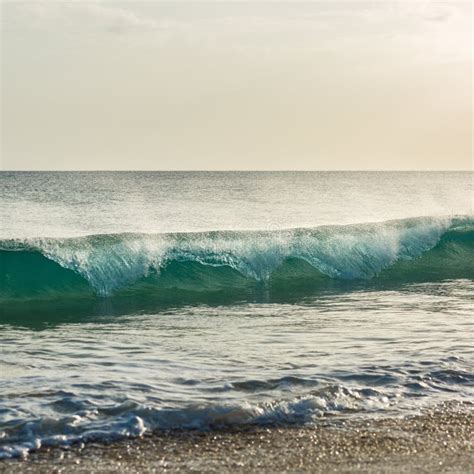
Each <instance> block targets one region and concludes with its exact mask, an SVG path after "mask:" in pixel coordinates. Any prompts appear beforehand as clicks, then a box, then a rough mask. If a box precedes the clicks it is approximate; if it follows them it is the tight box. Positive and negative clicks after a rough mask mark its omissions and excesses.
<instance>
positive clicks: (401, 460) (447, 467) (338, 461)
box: [0, 404, 474, 473]
mask: <svg viewBox="0 0 474 474" xmlns="http://www.w3.org/2000/svg"><path fill="white" fill-rule="evenodd" d="M473 431H474V412H473V410H472V406H466V405H459V404H457V405H454V406H453V405H449V406H439V407H437V408H436V409H433V410H430V411H427V412H425V413H423V414H422V415H416V416H409V417H405V418H385V419H379V420H364V421H362V420H353V421H347V420H346V421H338V420H335V419H332V420H329V419H322V420H321V422H320V423H318V424H316V425H315V426H312V427H285V428H283V427H272V428H262V427H260V428H252V429H245V430H237V429H234V430H230V431H229V430H227V431H223V430H218V431H212V432H198V431H176V432H166V433H163V432H161V433H153V434H149V435H147V436H144V437H142V438H137V439H128V440H124V441H118V442H115V443H111V444H108V445H105V444H97V443H88V444H86V445H76V446H73V447H72V448H69V449H58V448H54V449H42V450H40V451H38V452H36V453H33V454H31V455H30V456H29V458H28V459H26V460H6V461H3V462H2V464H0V472H2V473H7V472H45V473H46V472H55V473H56V472H257V471H258V472H328V471H333V472H466V473H467V472H472V471H471V469H472V465H473V464H474V449H473V448H474V436H473V435H474V433H473Z"/></svg>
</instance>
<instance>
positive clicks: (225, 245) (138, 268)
mask: <svg viewBox="0 0 474 474" xmlns="http://www.w3.org/2000/svg"><path fill="white" fill-rule="evenodd" d="M0 259H1V274H0V284H1V287H0V297H1V298H2V299H3V300H5V299H7V300H10V299H13V300H17V301H18V299H41V298H46V299H65V298H67V297H73V296H82V297H84V296H86V297H88V298H97V297H112V296H113V297H116V296H120V295H122V296H123V295H125V296H127V295H131V294H133V295H135V296H137V295H138V296H140V295H142V296H145V295H149V294H156V293H159V292H160V291H165V290H170V289H171V290H173V291H176V290H184V291H194V292H206V291H226V290H229V289H233V290H240V289H248V288H251V287H255V285H264V286H267V287H269V288H272V287H278V286H280V287H284V288H286V289H288V288H290V287H292V286H301V285H310V284H311V285H313V286H318V285H320V286H324V285H328V284H335V283H337V282H339V283H344V282H348V281H351V282H357V283H359V284H364V285H366V284H370V283H371V282H411V281H418V282H419V281H439V280H443V279H455V278H469V279H471V278H474V263H473V262H474V218H473V217H470V216H460V217H442V218H440V217H437V218H433V217H420V218H413V219H403V220H394V221H386V222H382V223H365V224H358V225H345V226H322V227H316V228H305V229H288V230H278V231H212V232H202V233H174V234H130V233H128V234H105V235H91V236H86V237H78V238H63V239H57V238H54V239H53V238H31V239H22V240H19V239H10V240H2V241H0Z"/></svg>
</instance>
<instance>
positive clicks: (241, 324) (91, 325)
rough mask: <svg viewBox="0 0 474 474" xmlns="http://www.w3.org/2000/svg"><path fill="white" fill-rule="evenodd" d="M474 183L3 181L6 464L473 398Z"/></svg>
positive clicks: (69, 177)
mask: <svg viewBox="0 0 474 474" xmlns="http://www.w3.org/2000/svg"><path fill="white" fill-rule="evenodd" d="M473 183H474V173H473V172H37V173H34V172H2V173H0V193H1V196H0V198H1V201H0V221H1V223H2V225H1V229H0V256H1V257H0V258H1V260H0V264H1V267H0V303H1V319H0V348H1V357H0V457H12V456H24V455H26V454H27V453H28V452H29V451H30V450H32V449H36V448H39V447H41V446H52V445H64V444H70V443H73V442H76V441H89V440H104V441H109V440H114V439H119V438H123V437H127V436H136V435H141V434H143V433H144V432H146V431H151V430H160V429H170V428H192V429H214V428H222V427H224V428H225V427H230V426H237V425H253V424H258V425H274V424H278V425H288V424H292V425H293V424H311V423H318V422H319V421H320V420H321V419H324V420H325V422H328V421H329V422H330V420H333V419H335V420H341V419H346V418H351V417H352V418H353V417H380V416H384V417H386V416H399V415H403V414H407V413H416V412H417V411H419V410H420V409H422V408H424V407H429V406H433V405H436V404H438V403H441V402H443V401H447V400H449V401H452V400H468V399H471V400H472V397H473V395H474V372H473V368H474V355H473V351H472V348H473V345H472V340H473V334H474V331H473V329H474V321H473V297H474V209H473V196H474V189H473Z"/></svg>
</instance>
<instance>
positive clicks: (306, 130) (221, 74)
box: [1, 0, 473, 169]
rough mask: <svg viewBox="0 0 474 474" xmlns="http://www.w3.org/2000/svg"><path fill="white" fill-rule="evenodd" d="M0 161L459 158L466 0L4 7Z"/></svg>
mask: <svg viewBox="0 0 474 474" xmlns="http://www.w3.org/2000/svg"><path fill="white" fill-rule="evenodd" d="M1 5H2V9H1V13H2V20H1V25H2V32H1V36H2V37H1V39H2V41H1V48H2V49H1V59H2V64H1V80H2V84H1V86H2V96H1V99H2V103H1V111H2V124H1V131H2V137H1V138H2V145H1V152H2V156H1V158H2V168H3V169H471V168H472V166H473V155H472V134H473V125H472V109H473V102H472V44H471V41H472V6H471V2H464V3H459V2H432V1H421V2H415V1H407V2H397V3H394V2H387V1H372V2H360V1H346V2H335V1H319V2H311V3H308V2H307V3H296V2H286V3H281V2H280V3H273V2H272V3H271V2H255V1H254V2H248V3H246V2H232V3H230V2H223V1H214V2H183V1H174V2H166V3H163V2H150V1H149V2H139V1H128V2H118V1H112V0H109V1H103V2H100V3H99V2H90V1H87V2H86V1H68V2H67V1H62V2H57V1H49V2H42V1H34V2H24V1H23V2H15V1H11V2H5V1H2V3H1Z"/></svg>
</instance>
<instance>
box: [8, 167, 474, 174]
mask: <svg viewBox="0 0 474 474" xmlns="http://www.w3.org/2000/svg"><path fill="white" fill-rule="evenodd" d="M466 171H467V172H472V171H474V166H473V167H472V168H470V169H467V168H463V169H458V168H456V169H389V170H384V169H255V170H252V169H241V170H239V169H147V168H143V169H112V168H109V169H107V168H96V169H92V168H87V169H14V168H12V169H0V172H14V173H22V172H23V173H81V172H84V173H86V172H87V173H89V172H114V173H121V172H123V173H130V172H158V173H160V172H162V173H289V172H291V173H311V172H315V173H317V172H327V173H347V172H351V173H446V172H466Z"/></svg>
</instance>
